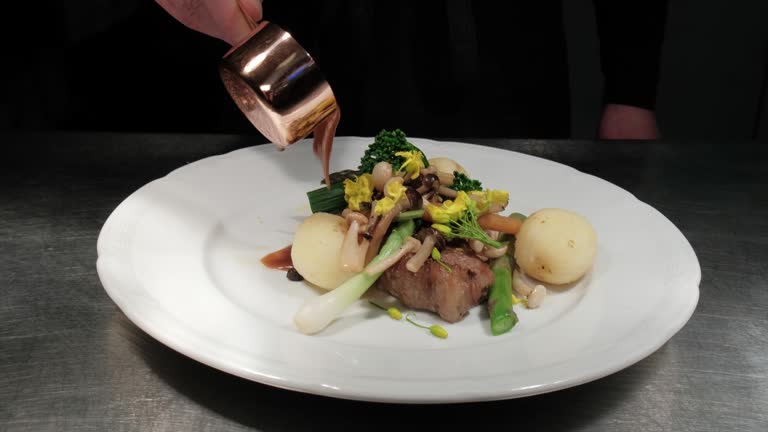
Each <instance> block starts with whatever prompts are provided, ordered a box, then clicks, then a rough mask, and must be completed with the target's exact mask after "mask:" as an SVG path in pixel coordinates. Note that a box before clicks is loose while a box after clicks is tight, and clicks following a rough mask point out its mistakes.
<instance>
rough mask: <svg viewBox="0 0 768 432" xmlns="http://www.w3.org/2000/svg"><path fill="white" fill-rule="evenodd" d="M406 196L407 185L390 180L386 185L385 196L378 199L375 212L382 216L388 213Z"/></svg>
mask: <svg viewBox="0 0 768 432" xmlns="http://www.w3.org/2000/svg"><path fill="white" fill-rule="evenodd" d="M404 196H405V186H403V184H402V183H401V182H399V181H390V182H388V183H387V185H386V186H385V187H384V198H382V199H380V200H378V201H376V206H375V207H374V208H373V214H375V215H377V216H381V215H383V214H386V213H388V212H389V211H390V210H392V209H393V208H395V204H397V203H398V202H399V201H400V200H401V199H403V197H404Z"/></svg>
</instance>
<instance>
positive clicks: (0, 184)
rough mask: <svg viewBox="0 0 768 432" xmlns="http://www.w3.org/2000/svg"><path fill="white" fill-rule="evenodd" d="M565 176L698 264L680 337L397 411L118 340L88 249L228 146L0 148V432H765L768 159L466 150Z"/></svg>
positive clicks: (212, 142)
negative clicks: (673, 237)
mask: <svg viewBox="0 0 768 432" xmlns="http://www.w3.org/2000/svg"><path fill="white" fill-rule="evenodd" d="M468 141H472V142H478V143H481V144H486V145H491V146H494V147H503V148H507V149H511V150H516V151H522V152H525V153H529V154H533V155H536V156H541V157H545V158H549V159H552V160H555V161H559V162H562V163H565V164H568V165H571V166H573V167H575V168H577V169H579V170H582V171H585V172H588V173H590V174H594V175H597V176H599V177H602V178H604V179H606V180H608V181H611V182H613V183H616V184H617V185H619V186H621V187H623V188H625V189H627V190H629V191H630V192H632V193H634V194H635V195H636V196H637V197H638V198H640V199H641V200H643V201H646V202H648V203H649V204H651V205H653V206H654V207H656V208H657V209H659V210H660V211H661V212H662V213H664V214H665V215H666V216H667V217H669V218H670V219H671V220H672V221H673V222H674V223H675V224H676V225H677V226H678V227H679V228H680V229H681V230H682V232H683V233H684V234H685V235H686V237H687V238H688V240H689V241H690V242H691V244H692V245H693V247H694V249H695V251H696V253H697V254H698V257H699V260H700V262H701V267H702V283H701V288H700V289H701V297H700V300H699V305H698V307H697V309H696V312H695V314H694V315H693V317H692V318H691V320H690V321H689V322H688V324H687V325H686V326H685V327H684V328H683V329H682V330H681V331H680V332H679V333H678V334H677V335H676V336H674V337H673V338H672V339H671V340H670V341H669V342H668V343H667V344H666V345H664V346H663V347H662V348H661V349H660V350H658V351H657V352H656V353H654V354H653V355H651V356H650V357H648V358H646V359H645V360H642V361H641V362H639V363H637V364H636V365H634V366H631V367H629V368H627V369H625V370H623V371H621V372H618V373H616V374H613V375H611V376H608V377H606V378H603V379H600V380H598V381H595V382H592V383H588V384H585V385H582V386H578V387H575V388H571V389H567V390H563V391H559V392H555V393H551V394H546V395H540V396H536V397H530V398H525V399H517V400H509V401H499V402H487V403H473V404H459V405H452V406H440V405H426V406H405V405H386V404H375V403H364V402H353V401H345V400H336V399H330V398H323V397H319V396H312V395H306V394H300V393H294V392H290V391H286V390H280V389H275V388H271V387H267V386H264V385H260V384H256V383H252V382H248V381H245V380H242V379H239V378H236V377H233V376H230V375H227V374H225V373H222V372H219V371H217V370H214V369H212V368H209V367H207V366H205V365H202V364H199V363H197V362H195V361H193V360H190V359H188V358H186V357H184V356H182V355H180V354H178V353H176V352H174V351H172V350H171V349H169V348H166V347H165V346H163V345H162V344H160V343H159V342H157V341H155V340H154V339H152V338H151V337H149V336H148V335H147V334H145V333H143V332H142V331H141V330H139V329H138V328H137V327H136V326H134V325H133V324H132V323H131V322H130V321H128V319H126V317H125V316H124V315H123V314H122V313H121V312H120V311H119V310H118V309H117V307H116V306H115V305H114V304H113V303H112V301H111V300H110V299H109V297H107V295H106V293H105V292H104V290H103V288H102V286H101V284H100V282H99V279H98V277H97V275H96V269H95V262H96V238H97V236H98V234H99V229H100V228H101V225H102V224H103V223H104V221H105V219H106V217H107V216H108V215H109V213H110V212H111V211H112V210H113V209H114V208H115V207H116V206H117V205H118V204H119V203H120V202H121V201H122V200H123V199H124V198H125V197H126V196H127V195H129V194H130V193H131V192H133V191H134V190H135V189H137V188H139V187H140V186H142V185H143V184H145V183H146V182H148V181H150V180H153V179H155V178H157V177H160V176H162V175H165V174H166V173H167V172H169V171H170V170H172V169H174V168H177V167H178V166H181V165H183V164H185V163H188V162H191V161H193V160H197V159H200V158H202V157H206V156H209V155H213V154H219V153H222V152H226V151H229V150H233V149H236V148H240V147H244V146H247V145H250V144H252V139H249V138H248V137H242V136H223V135H219V136H214V135H195V136H191V135H129V134H103V133H102V134H86V133H83V134H4V135H0V143H2V144H3V145H2V148H3V150H4V152H3V153H4V154H3V156H2V158H0V159H2V160H1V161H0V430H2V431H64V430H95V431H102V430H104V431H106V430H109V431H122V430H139V431H166V430H167V431H196V430H216V431H240V430H265V431H274V430H323V429H339V428H341V430H344V429H348V428H352V427H356V426H359V427H360V428H366V429H369V430H393V429H394V428H397V429H399V428H415V427H418V426H416V425H414V424H413V423H414V422H416V421H424V422H426V423H428V424H429V425H430V427H437V428H439V429H446V428H447V429H465V428H467V427H472V426H481V425H485V424H493V425H499V426H501V427H504V428H508V429H509V430H519V431H523V430H526V431H531V430H539V429H546V430H583V431H643V432H649V431H766V430H768V148H767V147H766V146H763V145H761V144H758V143H729V142H710V143H702V142H691V143H678V142H661V143H650V144H649V143H608V142H606V143H599V142H566V141H561V142H554V141H515V140H468Z"/></svg>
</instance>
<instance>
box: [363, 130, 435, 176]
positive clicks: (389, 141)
mask: <svg viewBox="0 0 768 432" xmlns="http://www.w3.org/2000/svg"><path fill="white" fill-rule="evenodd" d="M414 150H416V151H418V152H421V154H422V157H423V160H424V166H429V162H427V158H426V156H424V152H422V151H421V150H419V148H418V147H416V146H415V145H413V144H411V143H410V142H408V140H407V139H406V138H405V133H404V132H403V131H401V130H400V129H395V130H393V131H387V130H382V131H381V132H379V134H378V135H376V138H375V139H374V141H373V143H371V145H369V146H368V148H367V149H366V150H365V154H363V157H362V159H360V167H359V168H358V170H359V171H361V172H363V173H371V172H373V166H374V165H376V164H377V163H378V162H381V161H387V162H389V163H390V164H391V165H392V167H393V168H394V169H398V168H399V167H400V165H401V164H402V163H403V160H402V158H401V157H400V156H396V155H395V153H397V152H402V151H414Z"/></svg>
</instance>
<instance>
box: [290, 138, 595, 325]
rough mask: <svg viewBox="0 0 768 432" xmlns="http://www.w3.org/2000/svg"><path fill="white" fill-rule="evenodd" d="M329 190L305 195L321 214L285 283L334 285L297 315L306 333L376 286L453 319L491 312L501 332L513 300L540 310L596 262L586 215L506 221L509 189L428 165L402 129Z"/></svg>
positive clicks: (305, 229) (559, 212)
mask: <svg viewBox="0 0 768 432" xmlns="http://www.w3.org/2000/svg"><path fill="white" fill-rule="evenodd" d="M324 183H325V185H324V187H321V188H318V189H316V190H313V191H310V192H308V193H307V196H308V198H309V203H310V207H311V209H312V212H313V214H312V215H311V216H310V217H308V218H307V219H306V220H304V221H303V222H302V223H301V224H300V226H299V227H298V229H297V230H296V233H295V235H294V238H293V244H292V248H291V251H290V258H291V262H292V270H291V272H289V278H291V279H294V280H296V279H299V280H300V279H304V280H306V281H307V282H308V283H310V284H313V285H315V286H317V287H319V288H322V289H324V290H328V292H327V293H325V294H323V295H320V296H318V297H316V298H313V299H310V300H309V301H307V302H306V303H305V304H304V305H303V306H302V307H301V308H300V309H299V310H298V311H297V312H296V315H295V317H294V324H295V326H296V328H297V329H298V330H299V331H301V332H302V333H307V334H313V333H317V332H320V331H322V330H323V329H324V328H326V327H327V326H328V325H330V324H331V323H332V322H333V321H334V320H335V319H336V318H337V317H339V316H340V315H341V313H342V312H343V311H344V310H345V309H346V308H347V307H349V306H350V305H351V304H353V303H355V302H357V301H359V300H360V298H361V297H362V296H363V295H364V294H365V293H366V291H368V290H369V289H370V288H371V287H373V288H374V289H377V290H380V291H382V292H384V293H387V294H389V295H391V296H392V297H394V298H395V299H397V301H398V302H399V303H400V304H401V305H402V306H403V307H404V308H407V309H411V310H419V311H428V312H432V313H434V314H436V315H437V316H438V317H439V318H440V319H442V320H443V321H445V322H448V323H455V322H458V321H461V320H462V319H463V318H464V317H465V316H466V315H467V314H468V312H469V310H470V309H472V308H474V307H477V306H478V305H485V307H486V308H487V310H488V316H489V322H490V324H489V325H490V328H491V333H492V334H493V335H500V334H504V333H506V332H508V331H510V330H511V329H512V328H513V327H514V326H515V324H516V323H517V320H518V318H517V315H516V314H515V312H514V306H515V305H520V306H518V307H528V308H536V307H539V306H540V305H541V304H542V301H543V300H544V298H545V297H546V294H547V287H546V286H547V284H556V285H561V284H567V283H570V282H573V281H576V280H578V279H579V278H581V277H583V276H584V274H585V273H587V272H588V271H589V269H590V268H591V266H592V263H593V262H594V259H595V255H596V250H597V238H596V234H595V231H594V229H593V228H592V226H591V225H590V223H589V222H588V221H587V220H586V219H585V218H584V217H582V216H580V215H578V214H576V213H574V212H570V211H568V210H564V209H557V208H550V209H541V210H539V211H536V212H534V213H532V214H531V215H529V216H528V217H526V216H525V215H522V214H520V213H509V214H505V213H506V210H507V207H508V206H509V201H510V194H509V192H508V191H506V190H503V189H490V188H484V187H483V184H482V182H481V181H480V180H479V179H476V178H473V177H472V176H471V174H470V173H469V172H468V171H467V170H466V169H465V168H464V167H463V166H462V165H461V164H460V162H459V161H454V160H451V159H448V158H444V157H436V158H433V159H428V158H427V156H426V155H425V154H424V153H423V152H422V151H421V150H420V149H419V148H417V147H416V146H415V145H413V144H412V143H410V142H409V141H408V139H407V137H406V136H405V134H404V133H403V132H402V131H400V130H395V131H382V132H381V133H379V134H378V135H377V136H376V137H375V139H374V141H373V143H371V144H370V145H369V146H368V148H367V149H366V151H365V152H364V154H363V156H362V158H361V160H360V164H359V166H358V167H357V168H356V169H353V170H346V171H341V172H338V173H335V174H333V175H331V176H330V177H329V178H327V180H325V181H324ZM299 275H300V276H299ZM374 305H375V306H379V307H381V306H380V305H378V304H375V303H374ZM381 308H382V309H384V310H387V311H388V313H389V315H390V316H392V317H393V318H395V319H401V318H402V317H403V314H402V313H401V312H400V310H399V309H397V308H384V307H381ZM405 318H406V319H407V320H408V321H409V322H411V323H413V324H416V325H418V326H420V327H425V328H429V329H430V331H431V332H432V334H434V335H435V336H438V337H447V332H446V331H445V330H444V329H443V328H442V327H440V326H437V325H433V326H424V325H422V324H419V323H418V322H416V321H414V320H413V319H412V318H413V317H412V315H410V314H406V315H405Z"/></svg>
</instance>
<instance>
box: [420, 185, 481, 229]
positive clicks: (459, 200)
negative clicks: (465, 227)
mask: <svg viewBox="0 0 768 432" xmlns="http://www.w3.org/2000/svg"><path fill="white" fill-rule="evenodd" d="M470 199H471V198H469V195H467V193H466V192H464V191H460V192H459V193H458V195H457V196H456V199H455V200H453V201H451V200H445V201H443V203H442V204H441V205H439V206H436V205H431V204H430V205H427V206H426V209H427V213H429V217H430V218H431V219H432V222H435V223H436V224H447V223H449V222H455V221H457V220H459V217H460V216H461V214H462V213H464V212H465V211H466V210H467V205H468V204H469V201H470ZM435 229H437V230H439V229H438V228H435Z"/></svg>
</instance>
